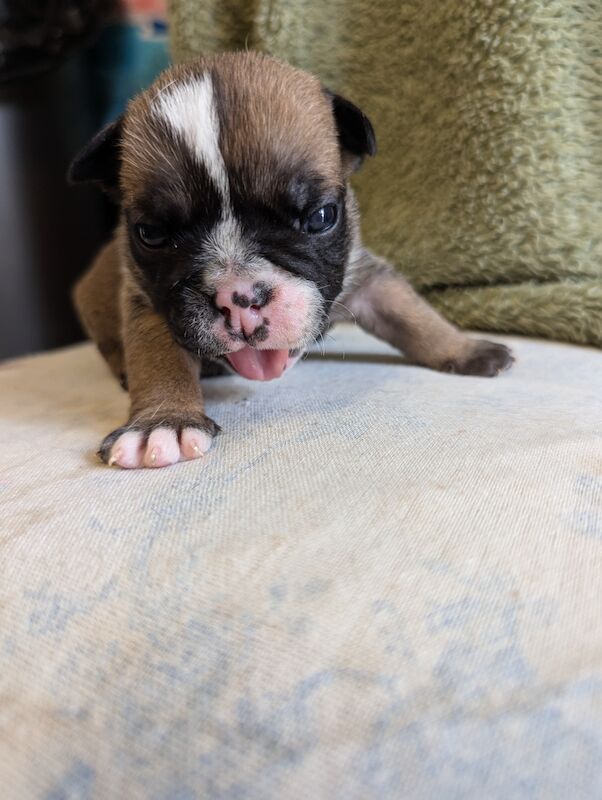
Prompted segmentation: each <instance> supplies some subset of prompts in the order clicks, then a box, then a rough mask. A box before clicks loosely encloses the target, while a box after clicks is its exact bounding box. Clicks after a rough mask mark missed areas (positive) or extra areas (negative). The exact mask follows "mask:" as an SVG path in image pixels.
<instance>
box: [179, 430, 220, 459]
mask: <svg viewBox="0 0 602 800" xmlns="http://www.w3.org/2000/svg"><path fill="white" fill-rule="evenodd" d="M212 442H213V436H211V434H209V433H207V432H206V431H202V430H200V429H199V428H184V429H183V430H182V433H181V434H180V452H181V456H182V458H184V459H192V458H202V456H204V455H205V453H206V452H207V451H208V450H209V448H210V447H211V443H212Z"/></svg>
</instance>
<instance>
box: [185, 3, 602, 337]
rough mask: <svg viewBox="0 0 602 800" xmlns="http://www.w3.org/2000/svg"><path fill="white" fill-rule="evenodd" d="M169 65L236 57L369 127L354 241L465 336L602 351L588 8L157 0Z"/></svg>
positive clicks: (599, 105)
mask: <svg viewBox="0 0 602 800" xmlns="http://www.w3.org/2000/svg"><path fill="white" fill-rule="evenodd" d="M170 30H171V36H172V47H173V52H174V55H175V57H176V58H177V59H178V60H182V59H185V58H190V57H192V56H194V55H198V54H199V53H207V52H215V51H220V50H224V49H242V48H245V47H251V48H256V49H259V50H264V51H267V52H269V53H271V54H273V55H275V56H278V57H281V58H284V59H285V60H287V61H290V62H292V63H293V64H296V65H297V66H300V67H303V68H305V69H309V70H311V71H313V72H315V73H316V74H318V75H319V76H320V77H321V78H322V80H323V81H324V82H325V83H326V84H327V85H328V86H329V87H330V88H332V89H333V90H336V91H338V92H341V93H342V94H345V95H347V96H348V97H349V98H350V99H352V100H353V101H354V102H356V103H357V104H359V105H360V106H361V107H362V108H363V109H364V110H365V111H366V113H367V114H368V115H369V116H370V118H371V119H372V120H373V122H374V124H375V127H376V132H377V138H378V142H379V153H378V156H377V157H376V159H375V160H374V161H373V162H371V163H367V164H366V165H365V167H364V168H363V171H362V172H361V173H360V174H359V176H358V180H357V189H358V193H359V197H360V204H361V207H362V210H363V230H364V234H365V238H366V241H367V243H368V244H369V245H371V246H372V247H374V249H376V250H377V251H378V252H379V253H380V254H381V255H383V256H385V257H388V258H389V259H391V260H392V261H393V262H394V263H395V264H396V265H397V266H398V267H399V268H400V269H401V270H402V271H403V272H404V273H405V274H406V275H407V276H408V277H409V278H410V279H411V281H412V282H413V283H414V285H415V286H417V287H418V288H419V289H421V290H422V291H423V292H425V293H426V294H427V295H428V297H429V299H430V300H431V302H433V303H435V304H436V305H437V306H438V307H439V308H440V309H441V310H442V311H444V313H445V314H446V315H447V316H448V317H450V318H451V319H453V320H454V321H455V322H457V323H458V324H460V325H463V326H465V327H473V328H482V329H490V330H493V329H495V330H498V331H514V332H520V333H528V334H535V335H538V336H547V337H552V338H558V339H566V340H569V341H574V342H581V343H593V344H597V345H602V234H601V231H602V193H601V192H600V185H601V183H602V158H601V156H600V154H601V153H602V73H601V71H600V52H599V45H600V39H601V37H602V4H600V3H594V2H585V0H582V1H580V2H573V3H567V2H566V0H522V1H521V2H520V3H517V2H516V0H496V2H494V3H493V2H490V1H489V0H475V2H470V3H467V2H465V0H405V1H404V2H403V3H401V2H397V3H391V2H390V0H329V2H328V3H324V2H323V0H230V1H229V2H228V3H223V2H221V0H208V2H204V3H198V2H197V0H171V2H170Z"/></svg>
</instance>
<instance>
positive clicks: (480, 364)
mask: <svg viewBox="0 0 602 800" xmlns="http://www.w3.org/2000/svg"><path fill="white" fill-rule="evenodd" d="M513 361H514V357H513V355H512V353H511V351H510V350H509V348H507V347H506V345H504V344H499V343H497V342H488V341H487V340H486V339H477V340H475V341H474V342H473V346H472V347H471V348H470V351H469V352H468V354H467V355H466V356H464V357H462V358H458V359H453V360H451V361H448V362H447V363H446V364H445V365H444V367H443V369H444V371H445V372H457V373H459V374H460V375H480V376H482V377H484V378H493V377H494V376H495V375H497V374H498V373H500V372H501V371H502V370H505V369H509V368H510V366H511V365H512V363H513Z"/></svg>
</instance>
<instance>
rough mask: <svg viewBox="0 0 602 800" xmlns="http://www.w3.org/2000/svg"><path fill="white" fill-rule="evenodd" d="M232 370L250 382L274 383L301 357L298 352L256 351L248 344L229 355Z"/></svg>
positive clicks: (227, 356) (227, 355)
mask: <svg viewBox="0 0 602 800" xmlns="http://www.w3.org/2000/svg"><path fill="white" fill-rule="evenodd" d="M225 357H226V359H227V360H228V362H229V364H230V366H231V367H232V369H234V370H235V371H236V372H238V374H239V375H242V377H243V378H247V379H248V380H250V381H272V380H274V379H275V378H280V377H281V376H282V375H283V373H284V372H285V370H286V369H288V367H290V366H292V365H293V364H294V363H295V361H296V360H297V358H298V357H299V351H298V350H288V349H282V350H256V349H255V348H254V347H251V346H250V345H248V344H246V345H245V346H244V347H243V348H242V349H241V350H237V351H236V352H235V353H227V354H226V356H225Z"/></svg>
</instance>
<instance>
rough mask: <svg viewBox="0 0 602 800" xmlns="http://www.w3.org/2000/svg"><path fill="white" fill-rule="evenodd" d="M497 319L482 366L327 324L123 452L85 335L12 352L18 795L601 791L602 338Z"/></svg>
mask: <svg viewBox="0 0 602 800" xmlns="http://www.w3.org/2000/svg"><path fill="white" fill-rule="evenodd" d="M505 341H509V342H511V343H512V345H513V347H514V348H515V351H516V354H517V358H518V360H517V363H516V365H515V366H514V368H513V369H512V370H511V371H510V372H508V373H505V374H503V375H501V376H500V377H498V378H497V379H495V380H491V379H483V378H466V377H461V376H455V375H440V374H437V373H434V372H430V371H428V370H425V369H420V368H416V367H412V366H408V365H405V364H403V363H402V361H401V359H400V358H399V357H398V356H397V355H395V354H394V353H393V352H392V351H391V350H389V348H387V347H386V346H385V345H382V344H380V343H377V342H375V341H374V340H373V339H370V338H368V337H367V336H365V335H363V334H361V333H359V332H358V331H355V330H354V329H349V328H347V329H341V330H340V331H339V332H337V333H336V334H335V336H334V338H333V339H328V340H327V343H326V350H327V355H326V357H325V358H322V357H319V358H313V359H311V360H307V361H305V362H303V363H301V364H299V365H298V366H296V367H295V368H294V369H293V370H292V371H291V372H290V374H287V375H286V376H285V377H284V378H283V379H282V380H280V381H278V382H275V383H269V384H258V383H249V382H245V381H244V380H243V379H241V378H236V377H232V378H217V379H212V380H208V381H206V382H205V388H206V396H207V400H208V413H210V414H211V416H212V417H213V418H214V419H215V420H216V421H218V422H219V423H220V424H221V425H222V426H223V430H224V432H223V434H222V435H221V436H220V437H219V440H218V441H217V443H216V445H215V448H214V450H213V451H212V452H211V453H210V454H209V455H208V456H207V457H206V458H205V460H204V462H202V463H201V462H191V463H187V464H179V465H177V466H175V467H172V468H168V469H165V470H150V471H149V470H146V471H135V472H127V471H119V470H116V469H110V468H108V467H105V466H102V465H101V464H100V463H99V462H98V461H97V459H96V457H95V456H94V448H95V446H96V445H97V444H98V442H99V440H100V438H101V437H102V436H103V435H104V434H105V433H107V432H108V431H109V430H110V429H111V428H113V427H115V426H116V425H118V424H120V423H121V422H123V419H124V417H125V413H126V406H127V400H126V395H125V394H124V393H123V392H121V390H120V389H119V388H118V386H117V385H116V383H115V382H114V381H113V379H112V378H111V377H110V376H109V374H108V372H107V370H106V368H105V366H104V364H103V363H102V362H101V360H100V357H99V356H98V355H97V354H96V352H95V351H94V350H93V349H92V347H91V346H90V345H85V346H79V347H75V348H72V349H68V350H64V351H60V352H54V353H51V354H48V355H42V356H37V357H33V358H28V359H24V360H20V361H15V362H12V363H7V364H5V365H4V366H3V367H1V368H0V442H1V451H2V458H1V466H0V574H1V575H2V580H1V582H0V697H1V698H2V701H1V703H0V732H1V734H2V737H1V740H2V747H1V748H0V785H1V786H2V787H4V788H3V795H4V796H5V797H7V798H10V800H33V799H34V798H47V799H52V800H58V799H59V798H112V797H115V798H125V797H127V798H134V799H136V798H141V799H142V798H143V799H144V800H149V798H150V799H151V800H155V798H156V799H157V800H159V799H160V800H166V798H171V799H172V800H175V799H176V798H178V799H182V800H183V799H184V798H186V800H188V798H199V800H208V799H209V798H244V799H245V800H270V798H274V800H276V798H278V800H297V799H298V800H301V799H302V798H303V799H304V798H316V799H317V800H320V799H321V798H324V800H332V798H357V799H358V800H359V799H360V798H369V797H378V798H381V799H382V800H393V798H400V797H404V798H432V797H446V798H455V797H457V798H459V797H462V798H468V797H474V798H483V797H487V798H500V800H502V798H503V799H504V800H506V798H509V797H512V798H525V800H527V798H528V799H529V800H532V798H534V797H541V798H544V797H545V798H546V800H550V798H552V799H553V798H558V799H559V800H560V798H562V800H564V798H566V797H568V796H574V797H578V798H580V797H598V796H600V795H601V794H602V725H601V721H602V615H601V614H600V575H601V574H602V516H601V503H600V497H601V490H602V467H601V465H602V460H601V438H602V437H601V434H602V431H601V426H600V408H601V407H600V397H601V396H602V368H601V367H602V354H601V353H599V352H598V351H595V350H591V349H585V348H577V347H574V346H573V347H572V346H567V345H555V344H551V343H543V342H537V341H529V340H524V339H515V340H510V339H506V340H505Z"/></svg>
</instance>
